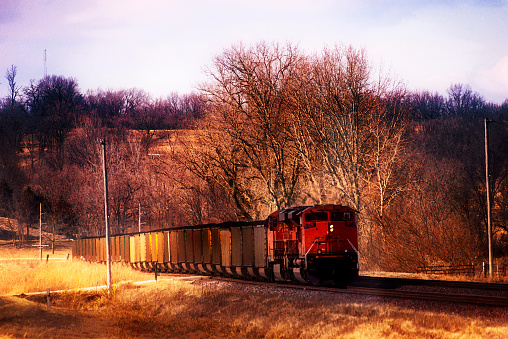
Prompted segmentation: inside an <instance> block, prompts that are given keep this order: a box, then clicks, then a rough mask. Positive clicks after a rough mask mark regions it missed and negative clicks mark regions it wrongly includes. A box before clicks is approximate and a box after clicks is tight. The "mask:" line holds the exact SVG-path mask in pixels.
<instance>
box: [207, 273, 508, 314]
mask: <svg viewBox="0 0 508 339" xmlns="http://www.w3.org/2000/svg"><path fill="white" fill-rule="evenodd" d="M212 278H213V279H218V280H222V281H229V282H236V283H241V284H254V285H263V286H272V287H277V288H288V289H300V290H306V291H320V292H329V293H341V294H361V295H371V296H377V297H386V298H401V299H415V300H426V301H436V302H450V303H461V304H472V305H481V306H496V307H508V297H507V296H490V295H489V296H486V295H476V294H471V293H467V294H457V293H450V292H448V293H438V292H424V291H407V290H396V289H393V285H391V287H390V288H386V287H385V288H383V287H361V286H347V287H346V288H338V287H329V286H312V285H298V284H286V283H282V284H281V283H274V282H259V281H249V280H239V279H233V278H224V277H212ZM389 279H390V281H391V280H392V279H394V278H389ZM411 280H414V281H410V282H412V283H413V284H419V283H418V282H417V281H416V279H411ZM391 282H393V281H391ZM434 282H435V283H432V284H430V285H429V286H436V287H443V286H444V287H445V288H450V286H453V284H450V285H448V283H449V282H444V283H443V284H441V285H439V283H438V281H434ZM439 282H442V281H439ZM453 283H455V282H453ZM422 284H424V283H422ZM471 284H475V283H465V284H458V285H457V286H460V288H464V286H472V285H471ZM398 285H400V286H402V285H403V284H402V283H400V282H399V283H398ZM483 285H485V284H480V285H479V286H483ZM488 285H495V284H488ZM457 286H455V287H454V288H457ZM489 287H490V288H491V289H493V290H499V289H502V288H503V286H501V287H497V288H496V287H494V286H489ZM469 288H470V289H471V287H469ZM504 288H506V286H504Z"/></svg>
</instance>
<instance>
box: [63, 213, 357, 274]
mask: <svg viewBox="0 0 508 339" xmlns="http://www.w3.org/2000/svg"><path fill="white" fill-rule="evenodd" d="M356 225H357V212H356V211H355V210H353V209H352V208H349V207H345V206H339V205H317V206H300V207H293V208H287V209H283V210H280V211H275V212H273V213H271V214H270V215H269V216H268V218H267V219H266V220H265V221H256V222H227V223H222V224H208V225H196V226H186V227H177V228H170V229H163V230H157V231H148V232H141V233H133V234H127V235H125V234H122V235H115V236H112V237H111V238H110V253H111V258H112V260H113V261H119V262H127V263H130V264H131V265H132V266H133V267H136V268H141V269H145V270H155V269H156V270H158V271H167V272H186V273H202V274H218V275H228V276H235V277H242V278H248V279H268V280H276V281H298V282H302V283H308V282H311V283H319V282H320V281H324V280H333V281H335V282H336V283H339V284H344V283H346V282H347V281H348V280H349V279H350V278H351V277H354V276H356V275H357V274H358V251H357V248H358V238H357V228H356ZM105 246H106V241H105V238H104V237H102V238H101V237H95V238H83V239H80V240H77V241H76V242H75V243H74V245H73V253H72V254H73V258H85V259H86V260H90V261H99V262H104V261H106V248H105Z"/></svg>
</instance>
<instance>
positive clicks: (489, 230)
mask: <svg viewBox="0 0 508 339" xmlns="http://www.w3.org/2000/svg"><path fill="white" fill-rule="evenodd" d="M488 123H489V120H488V119H487V118H485V188H486V191H487V237H488V241H489V277H490V278H492V269H493V266H494V261H493V258H492V220H491V216H490V212H491V208H490V176H489V134H488V133H489V129H488Z"/></svg>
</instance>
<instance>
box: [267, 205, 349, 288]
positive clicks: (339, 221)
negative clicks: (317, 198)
mask: <svg viewBox="0 0 508 339" xmlns="http://www.w3.org/2000/svg"><path fill="white" fill-rule="evenodd" d="M267 223H268V226H269V227H268V228H269V230H268V232H269V233H270V234H271V236H270V240H271V241H269V246H270V245H271V246H270V247H271V248H270V251H269V252H270V255H269V257H270V260H271V261H272V263H273V266H274V275H275V279H276V280H289V279H294V280H298V281H301V282H308V281H311V282H312V281H321V280H330V279H332V280H334V281H335V282H339V283H341V284H342V283H343V282H347V281H348V280H349V279H350V278H351V277H354V276H356V275H358V251H357V248H358V237H357V228H356V225H357V213H356V211H355V210H354V209H352V208H350V207H346V206H339V205H317V206H303V207H296V208H289V209H284V210H280V211H275V212H273V213H272V214H270V216H269V217H268V219H267Z"/></svg>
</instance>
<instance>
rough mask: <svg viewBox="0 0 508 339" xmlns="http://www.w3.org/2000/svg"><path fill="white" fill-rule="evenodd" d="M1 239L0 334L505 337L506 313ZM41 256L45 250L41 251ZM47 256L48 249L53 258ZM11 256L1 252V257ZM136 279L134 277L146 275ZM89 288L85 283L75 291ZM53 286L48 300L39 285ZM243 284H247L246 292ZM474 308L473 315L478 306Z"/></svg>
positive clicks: (42, 335)
mask: <svg viewBox="0 0 508 339" xmlns="http://www.w3.org/2000/svg"><path fill="white" fill-rule="evenodd" d="M68 251H69V249H68V248H65V247H64V248H60V249H58V250H57V252H56V253H55V254H54V257H55V258H54V259H53V260H49V261H48V262H47V263H46V260H43V261H42V262H41V261H40V260H27V259H26V258H29V257H35V258H38V256H39V253H38V250H37V249H24V250H15V249H13V248H12V246H5V245H4V246H0V258H2V259H4V260H1V261H0V338H20V337H26V338H50V337H51V338H153V337H171V338H210V337H212V338H404V337H411V338H471V337H472V338H506V333H508V320H507V319H508V318H507V315H508V311H507V310H505V309H496V308H492V309H491V308H470V307H462V306H459V305H456V306H455V305H448V306H447V307H445V308H444V309H439V308H438V307H440V306H439V305H431V304H428V303H422V302H406V301H394V300H389V299H383V298H376V297H360V296H351V295H347V294H344V295H337V296H333V297H330V296H329V295H322V294H320V293H316V292H310V291H309V292H297V293H298V294H295V293H293V292H288V291H287V290H284V289H280V290H277V289H276V290H273V289H264V288H258V289H255V290H252V289H251V288H250V287H245V285H241V284H236V283H224V282H217V281H215V280H210V279H206V278H205V279H193V280H190V281H185V280H178V278H177V277H173V276H163V277H160V279H159V280H158V281H157V282H155V281H154V276H153V274H148V273H141V272H138V271H134V270H131V269H130V268H129V267H126V266H122V265H113V274H112V276H113V280H114V282H116V283H118V284H117V285H115V288H114V289H113V291H112V292H111V293H109V294H108V293H107V292H106V291H104V290H103V289H101V288H99V287H98V286H100V285H103V284H105V280H106V277H105V275H106V273H105V271H106V270H105V266H104V265H98V264H90V263H85V262H82V261H79V260H74V261H72V260H66V257H67V253H68ZM43 257H44V258H46V254H44V256H43ZM50 258H51V256H50ZM5 259H8V260H5ZM147 280H151V281H149V282H147V283H146V282H145V283H143V284H138V283H136V282H137V281H147ZM83 287H93V289H92V290H82V289H81V288H83ZM47 288H50V290H51V291H55V290H67V292H65V293H53V294H52V296H51V307H50V308H47V306H46V301H47V297H46V295H45V293H42V294H39V295H24V296H22V297H19V296H14V294H21V293H28V292H37V291H41V292H44V291H46V289H47ZM246 288H249V289H248V290H247V289H246ZM478 312H479V313H478Z"/></svg>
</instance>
